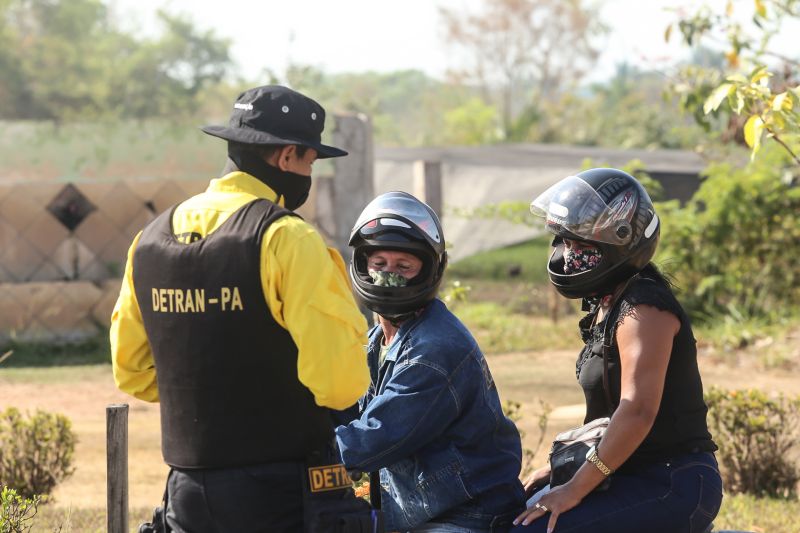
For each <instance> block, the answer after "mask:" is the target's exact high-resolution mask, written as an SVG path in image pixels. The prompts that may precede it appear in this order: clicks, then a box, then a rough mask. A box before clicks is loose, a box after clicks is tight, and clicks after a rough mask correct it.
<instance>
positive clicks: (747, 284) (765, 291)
mask: <svg viewBox="0 0 800 533" xmlns="http://www.w3.org/2000/svg"><path fill="white" fill-rule="evenodd" d="M787 165H788V156H787V154H786V153H785V152H783V151H781V150H780V149H778V147H776V146H775V145H773V146H771V147H769V148H766V147H765V150H764V152H763V153H762V154H761V156H760V157H759V158H757V159H756V160H755V161H754V162H752V163H751V164H750V165H748V166H747V167H745V168H736V167H734V166H732V165H731V164H728V163H720V164H714V165H711V166H710V167H709V168H708V170H707V172H706V174H707V177H706V178H705V180H703V182H702V184H701V186H700V189H699V190H698V191H697V193H696V194H695V196H694V197H693V198H692V200H691V201H690V202H689V203H688V204H687V205H686V206H685V207H684V208H681V207H680V206H679V205H678V204H677V202H668V203H663V204H660V205H659V206H658V211H659V213H660V215H661V219H662V221H663V226H662V231H661V235H662V245H661V251H660V253H659V256H658V258H659V260H660V261H661V263H662V264H664V265H665V266H666V267H667V268H668V270H670V271H671V273H672V274H674V275H675V277H676V278H677V280H678V285H679V286H680V288H681V289H682V293H681V299H682V302H683V303H684V304H685V305H686V306H687V308H688V309H689V310H690V311H691V312H692V314H693V315H694V316H695V317H697V318H700V319H703V320H708V319H710V318H712V317H716V316H719V315H729V316H732V317H739V318H741V319H749V318H752V317H775V316H776V315H780V314H781V313H784V311H783V307H785V306H787V305H790V304H791V303H792V302H797V301H798V298H800V271H798V269H797V263H796V258H797V257H800V187H798V186H797V177H796V174H797V170H796V169H792V168H790V167H787Z"/></svg>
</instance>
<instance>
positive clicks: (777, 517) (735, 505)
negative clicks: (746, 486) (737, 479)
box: [714, 494, 800, 533]
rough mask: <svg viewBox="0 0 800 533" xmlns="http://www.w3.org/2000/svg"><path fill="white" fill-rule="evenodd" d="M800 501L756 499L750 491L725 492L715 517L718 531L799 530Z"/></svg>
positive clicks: (781, 532) (775, 532)
mask: <svg viewBox="0 0 800 533" xmlns="http://www.w3.org/2000/svg"><path fill="white" fill-rule="evenodd" d="M798 517H800V501H798V500H793V501H787V500H779V499H772V498H756V497H754V496H749V495H746V494H736V495H727V494H726V495H725V498H724V499H723V500H722V508H721V509H720V512H719V515H718V516H717V518H716V519H715V520H714V528H715V529H714V530H715V531H720V530H725V529H733V530H743V531H755V532H757V533H797V531H798V524H797V520H798Z"/></svg>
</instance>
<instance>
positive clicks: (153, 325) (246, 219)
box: [133, 200, 333, 468]
mask: <svg viewBox="0 0 800 533" xmlns="http://www.w3.org/2000/svg"><path fill="white" fill-rule="evenodd" d="M173 212H174V208H173V209H170V210H168V211H167V212H165V213H162V214H161V215H160V216H159V217H157V218H156V219H155V220H153V221H152V222H151V223H150V224H149V225H148V226H147V227H146V228H145V229H144V231H143V232H142V236H141V238H140V239H139V242H138V245H137V246H136V251H135V254H134V259H133V283H134V287H135V292H136V298H137V300H138V303H139V309H140V310H141V313H142V319H143V321H144V327H145V331H146V333H147V338H148V340H149V342H150V347H151V349H152V352H153V356H154V359H155V366H156V375H157V376H158V392H159V396H160V398H161V400H160V401H161V447H162V452H163V454H164V460H165V461H166V462H167V464H169V465H171V466H174V467H179V468H221V467H232V466H243V465H252V464H259V463H265V462H273V461H283V460H291V459H302V458H304V457H306V456H307V455H308V454H309V453H310V452H312V451H313V450H317V449H319V448H320V447H322V446H323V445H324V444H325V443H327V442H330V441H331V439H332V438H333V427H332V423H331V419H330V416H329V413H328V411H327V409H324V408H322V407H319V406H317V405H316V403H315V402H314V397H313V395H312V394H311V392H310V391H309V390H308V388H306V387H305V386H303V384H302V383H300V381H299V379H298V377H297V346H296V345H295V343H294V341H293V340H292V337H291V336H290V335H289V332H288V331H286V329H284V328H282V327H281V326H280V325H279V324H278V323H277V322H275V320H274V319H273V317H272V314H271V313H270V310H269V307H268V306H267V302H266V299H265V297H264V291H263V288H262V284H261V276H260V263H261V239H262V236H263V235H264V233H265V231H266V230H267V228H268V227H269V225H270V224H271V223H272V222H273V221H275V220H277V219H279V218H281V217H283V216H287V215H292V214H293V213H291V212H290V211H287V210H286V209H284V208H282V207H279V206H277V205H275V204H274V203H272V202H269V201H266V200H255V201H253V202H250V203H248V204H246V205H244V206H243V207H241V208H240V209H239V210H237V211H236V212H235V213H234V214H233V215H231V217H230V218H229V219H228V220H226V221H225V222H224V223H223V224H222V225H221V226H220V227H219V228H217V229H216V230H215V231H214V232H212V233H210V234H209V235H208V236H206V237H205V238H202V239H199V240H195V241H194V242H191V243H189V244H184V243H182V242H180V241H179V240H178V237H176V236H175V235H174V233H173V230H172V214H173Z"/></svg>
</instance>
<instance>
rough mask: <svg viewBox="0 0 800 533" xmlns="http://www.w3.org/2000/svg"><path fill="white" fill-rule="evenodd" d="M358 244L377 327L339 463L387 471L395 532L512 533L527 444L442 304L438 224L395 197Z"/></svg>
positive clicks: (361, 283) (359, 272)
mask: <svg viewBox="0 0 800 533" xmlns="http://www.w3.org/2000/svg"><path fill="white" fill-rule="evenodd" d="M350 245H351V246H352V247H353V257H352V261H351V264H350V277H351V279H352V281H353V285H354V291H355V293H356V297H357V298H358V299H359V300H360V301H361V302H362V303H363V304H364V305H366V307H368V308H369V309H371V310H373V311H375V312H376V313H377V314H378V317H379V318H378V322H379V323H378V324H377V325H376V326H375V327H374V328H373V329H372V330H371V331H370V333H369V345H368V363H369V368H370V374H371V378H372V379H371V385H370V388H369V390H368V391H367V394H366V395H365V396H364V397H363V398H362V399H361V400H360V401H359V411H360V417H359V418H356V419H355V420H352V421H351V422H350V423H349V424H347V425H344V426H339V427H338V428H337V429H336V438H337V443H338V446H339V449H340V452H341V455H342V461H343V462H344V464H345V466H346V467H347V469H348V470H357V471H362V472H375V471H380V499H381V504H382V510H383V513H384V516H385V520H386V527H387V530H388V531H415V532H416V531H426V532H442V533H444V532H463V533H469V532H480V533H482V532H489V531H505V530H507V529H508V527H509V526H510V523H511V520H513V518H514V516H516V514H518V513H519V512H520V511H521V510H522V509H523V508H524V490H523V488H522V484H521V483H520V481H519V479H518V476H519V473H520V467H521V456H522V451H521V443H520V436H519V432H518V431H517V428H516V427H515V426H514V424H513V422H511V421H510V420H509V419H508V418H506V417H505V416H504V414H503V411H502V409H501V405H500V399H499V396H498V393H497V387H496V386H495V383H494V380H493V379H492V374H491V372H490V371H489V367H488V365H487V364H486V360H485V359H484V357H483V354H482V353H481V350H480V348H479V347H478V345H477V343H476V342H475V339H474V338H473V337H472V335H471V334H470V333H469V331H467V329H466V328H465V327H464V325H463V324H462V323H461V322H460V321H459V320H458V319H457V318H456V317H455V316H454V315H453V314H452V313H451V312H450V311H449V310H448V309H447V307H446V306H445V305H444V303H442V302H441V301H440V300H438V299H436V293H437V291H438V287H439V284H440V282H441V278H442V273H443V271H444V268H445V265H446V262H447V255H446V252H445V250H444V248H445V246H444V237H443V235H442V231H441V225H440V224H439V220H438V217H437V216H436V214H435V213H434V212H433V210H431V209H430V207H428V206H427V205H425V204H424V203H422V202H420V201H419V200H417V199H416V198H414V197H413V196H411V195H409V194H406V193H402V192H391V193H387V194H384V195H381V196H379V197H378V198H376V199H375V200H373V201H372V202H371V203H370V204H369V205H368V206H367V207H366V208H365V210H364V212H363V213H362V214H361V216H360V217H359V219H358V222H357V223H356V225H355V227H354V229H353V233H352V235H351V239H350ZM375 488H376V487H373V491H374V492H373V494H375V493H377V491H376V490H374V489H375Z"/></svg>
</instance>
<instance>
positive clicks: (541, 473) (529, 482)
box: [522, 465, 550, 498]
mask: <svg viewBox="0 0 800 533" xmlns="http://www.w3.org/2000/svg"><path fill="white" fill-rule="evenodd" d="M549 481H550V465H546V466H543V467H541V468H539V469H536V470H534V471H533V473H531V474H530V475H529V476H528V477H527V478H525V481H523V482H522V486H523V487H525V498H530V497H531V496H533V493H534V492H536V490H538V489H540V488H542V487H544V486H545V485H547V483H549Z"/></svg>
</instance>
